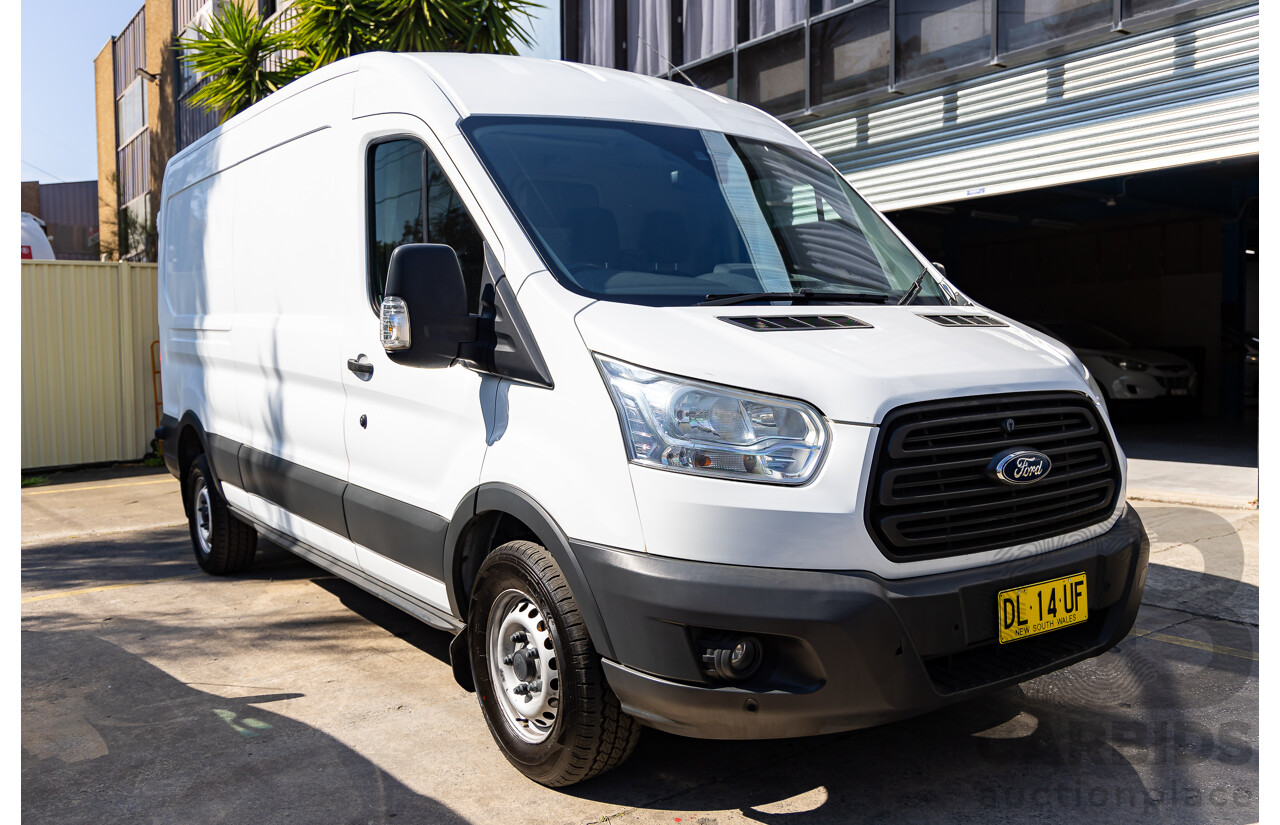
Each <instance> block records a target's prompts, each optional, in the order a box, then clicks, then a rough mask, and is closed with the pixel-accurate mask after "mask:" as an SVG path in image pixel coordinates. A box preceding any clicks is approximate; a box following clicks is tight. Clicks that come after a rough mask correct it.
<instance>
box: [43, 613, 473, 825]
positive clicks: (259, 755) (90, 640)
mask: <svg viewBox="0 0 1280 825" xmlns="http://www.w3.org/2000/svg"><path fill="white" fill-rule="evenodd" d="M292 697H293V695H292V694H279V695H269V696H257V697H243V698H236V699H225V698H222V697H220V696H215V695H213V694H209V693H204V692H202V691H199V690H196V689H194V688H191V687H189V686H187V685H185V684H183V683H182V682H179V681H177V680H175V679H173V678H172V677H170V676H168V675H167V674H166V673H164V672H163V671H161V670H158V669H157V668H155V667H153V666H151V665H150V664H148V663H147V662H145V661H144V660H142V659H140V658H139V657H137V656H134V655H133V654H130V653H128V652H126V651H124V650H122V649H121V648H119V647H117V646H115V645H113V644H110V643H109V642H105V641H102V640H101V639H97V638H95V637H93V636H92V635H91V634H87V633H75V632H61V633H45V632H24V633H23V634H22V717H23V727H22V788H23V794H22V802H23V804H22V817H23V821H24V822H27V823H38V822H48V823H57V824H58V825H69V824H70V823H100V822H156V823H173V822H228V823H232V822H235V823H240V822H299V823H320V822H324V823H346V822H351V823H356V822H359V823H364V822H368V821H372V820H375V819H376V820H377V821H385V820H386V819H387V818H389V817H399V818H400V820H399V821H401V822H406V823H413V822H430V823H446V825H447V823H451V822H457V823H461V822H464V821H465V820H463V819H462V818H461V817H458V816H457V815H456V814H454V813H453V812H452V811H451V810H450V809H449V808H447V807H445V806H444V805H442V804H440V803H439V802H436V801H435V800H433V799H430V798H428V797H425V796H422V795H419V794H417V793H414V792H412V791H410V790H409V789H407V788H406V787H404V786H403V785H401V784H400V783H399V782H397V781H396V780H395V779H393V778H392V777H390V776H389V775H387V774H386V773H384V772H383V771H381V770H380V769H379V768H378V767H377V766H376V765H374V764H372V763H371V762H369V761H368V760H366V759H365V758H364V757H362V756H361V755H360V754H359V753H356V752H355V751H353V750H351V749H350V748H348V747H346V746H345V745H343V744H342V743H340V742H338V741H337V740H336V739H333V738H332V737H330V736H328V735H327V734H324V733H322V732H320V731H318V730H315V729H314V728H311V727H308V726H307V725H304V724H301V723H299V722H296V721H294V720H292V719H288V718H285V717H283V716H279V715H277V714H275V713H272V712H271V710H270V704H271V703H272V702H274V701H279V700H281V699H288V698H292ZM210 788H217V789H219V792H218V793H215V794H210V793H209V789H210Z"/></svg>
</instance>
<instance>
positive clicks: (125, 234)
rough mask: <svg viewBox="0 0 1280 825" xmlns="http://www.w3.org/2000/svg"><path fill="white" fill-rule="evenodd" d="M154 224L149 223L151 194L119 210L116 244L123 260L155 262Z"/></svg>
mask: <svg viewBox="0 0 1280 825" xmlns="http://www.w3.org/2000/svg"><path fill="white" fill-rule="evenodd" d="M154 241H155V224H154V223H152V222H151V193H149V192H148V193H146V194H143V195H139V196H138V197H136V198H134V199H133V200H131V201H129V202H128V203H126V204H125V205H124V206H123V207H121V208H120V223H119V226H118V232H117V237H116V243H117V244H119V247H120V257H121V258H122V259H124V260H155V254H154V253H155V249H154V246H155V243H154Z"/></svg>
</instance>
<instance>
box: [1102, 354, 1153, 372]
mask: <svg viewBox="0 0 1280 825" xmlns="http://www.w3.org/2000/svg"><path fill="white" fill-rule="evenodd" d="M1102 357H1103V358H1105V359H1107V360H1108V361H1110V362H1111V363H1113V364H1115V365H1116V366H1117V367H1119V368H1120V369H1122V370H1133V371H1134V372H1146V371H1147V369H1149V368H1150V366H1151V365H1150V364H1147V363H1146V362H1144V361H1135V360H1134V359H1132V358H1120V357H1118V356H1115V355H1104V356H1102Z"/></svg>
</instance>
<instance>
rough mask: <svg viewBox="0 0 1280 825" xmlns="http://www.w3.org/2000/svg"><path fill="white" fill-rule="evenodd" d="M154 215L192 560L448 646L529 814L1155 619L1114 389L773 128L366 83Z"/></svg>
mask: <svg viewBox="0 0 1280 825" xmlns="http://www.w3.org/2000/svg"><path fill="white" fill-rule="evenodd" d="M163 195H164V197H163V207H162V213H161V222H160V249H161V256H160V257H161V260H160V279H159V292H160V295H159V305H160V325H161V337H162V348H163V363H164V373H163V396H164V400H163V404H164V419H163V424H162V426H161V428H160V430H159V436H160V437H161V438H162V439H163V442H164V453H165V461H166V463H167V465H168V467H169V469H170V471H171V472H172V473H174V475H176V476H177V477H178V478H179V479H180V480H181V482H182V494H183V501H184V504H185V507H186V512H187V516H188V518H189V520H190V526H191V537H192V541H193V545H194V550H195V557H196V559H197V561H198V562H199V563H200V565H201V567H203V568H204V569H205V570H206V571H208V572H209V573H212V574H215V575H221V574H230V573H236V572H238V571H242V570H244V569H245V568H246V567H247V566H248V565H249V564H250V563H251V561H252V559H253V556H254V552H255V548H256V546H257V543H258V542H259V541H261V540H266V541H270V542H273V543H275V544H278V545H282V546H284V547H286V548H288V549H290V550H292V551H293V552H295V553H296V554H298V555H299V556H301V557H303V558H305V559H307V560H309V561H311V562H314V563H315V564H316V565H319V566H320V567H322V568H324V569H326V570H329V571H332V572H333V573H335V574H337V575H338V576H341V577H343V578H345V579H348V580H350V581H351V582H354V583H355V584H357V585H359V586H360V587H362V588H365V589H366V590H368V591H369V592H371V593H374V594H376V595H378V596H380V597H381V598H383V599H385V600H387V601H388V602H390V603H391V604H393V605H396V606H397V607H399V608H401V609H403V610H405V611H407V612H409V613H411V614H412V615H414V616H416V617H418V618H419V619H421V620H422V621H424V622H426V623H427V624H429V625H431V626H433V627H436V628H439V629H440V630H441V631H444V632H447V633H450V634H452V642H451V644H450V648H449V650H450V654H451V659H452V665H453V669H454V673H455V675H456V677H457V680H458V682H459V683H460V684H461V685H463V686H464V687H465V688H467V689H469V690H474V691H475V693H476V695H477V697H478V700H479V704H480V709H481V711H482V713H483V714H484V718H485V720H486V721H487V723H488V726H489V728H490V730H491V731H492V734H493V737H494V739H495V741H496V742H497V743H498V745H499V746H500V747H501V750H502V752H503V753H504V754H505V755H506V757H507V758H508V759H509V760H510V761H511V763H512V764H513V765H515V767H516V768H518V769H519V770H520V771H522V772H523V773H524V774H525V775H527V776H528V777H530V778H531V779H533V780H535V781H537V782H541V783H544V784H547V785H567V784H571V783H574V782H578V781H581V780H584V779H587V778H590V777H592V776H595V775H597V774H599V773H601V772H602V771H605V770H608V769H610V768H612V767H614V766H616V765H618V764H619V763H620V762H622V761H623V760H624V759H626V757H627V756H628V754H629V753H630V752H631V751H632V749H633V748H634V747H635V744H636V741H637V738H638V736H639V735H640V732H641V730H642V728H644V727H653V728H657V729H660V730H663V731H669V732H672V733H675V734H681V735H686V736H691V737H703V738H721V739H757V738H771V737H790V736H806V735H812V734H821V733H827V732H832V731H842V730H851V729H855V728H861V727H866V726H870V725H875V724H879V723H883V722H887V721H890V720H894V719H899V718H903V717H906V716H910V715H913V714H919V713H922V712H925V711H928V710H931V709H935V708H938V707H941V706H943V705H946V704H948V703H951V702H956V701H959V700H963V699H967V698H970V697H973V696H977V695H980V694H983V693H985V692H989V691H993V690H996V689H999V688H1002V687H1005V686H1008V685H1011V684H1014V683H1017V682H1019V681H1022V680H1026V679H1029V678H1031V677H1034V676H1037V675H1040V674H1043V673H1047V672H1049V671H1052V670H1055V669H1057V668H1062V667H1065V666H1067V665H1070V664H1072V663H1074V662H1078V661H1080V660H1082V659H1085V658H1087V657H1090V656H1096V655H1098V654H1099V653H1101V652H1103V651H1105V650H1107V649H1109V648H1111V647H1112V646H1114V645H1115V644H1116V643H1117V642H1118V641H1119V640H1120V639H1122V638H1123V637H1124V636H1125V634H1126V633H1127V632H1128V631H1129V629H1130V627H1131V626H1132V624H1133V621H1134V616H1135V614H1136V612H1137V609H1138V605H1139V602H1140V600H1141V596H1142V588H1143V582H1144V579H1145V574H1146V565H1147V555H1148V545H1147V541H1146V536H1145V533H1144V531H1143V528H1142V525H1141V523H1140V522H1139V520H1138V517H1137V515H1136V514H1135V513H1134V512H1133V511H1132V510H1131V509H1129V508H1128V507H1127V506H1126V504H1125V461H1124V457H1123V455H1122V454H1121V451H1120V448H1119V447H1118V445H1117V444H1116V439H1115V435H1114V434H1113V432H1112V430H1111V427H1110V424H1109V423H1108V419H1107V414H1106V410H1105V407H1104V401H1103V398H1102V395H1101V393H1100V392H1099V390H1098V387H1097V385H1096V384H1095V383H1094V382H1093V381H1092V380H1091V378H1090V376H1089V374H1088V372H1087V371H1086V370H1085V369H1084V368H1083V367H1082V366H1081V364H1080V362H1079V361H1078V360H1077V359H1076V358H1075V357H1074V356H1073V355H1072V354H1071V353H1070V351H1069V350H1067V349H1066V348H1065V347H1064V346H1063V345H1062V344H1060V343H1057V342H1055V341H1053V340H1051V339H1048V338H1046V337H1044V336H1042V335H1040V334H1038V333H1036V332H1034V331H1032V330H1030V329H1028V328H1026V327H1024V326H1022V325H1019V324H1018V323H1016V322H1014V321H1013V320H1011V319H1009V318H1006V317H1003V316H1001V315H1000V314H998V313H996V312H993V311H991V310H989V309H986V308H984V307H982V306H979V305H977V304H975V303H973V302H972V301H971V300H969V299H968V298H966V297H965V295H964V294H963V293H962V292H961V291H960V290H959V289H957V288H956V287H955V286H954V285H952V284H951V283H950V282H949V281H948V280H947V278H946V277H945V275H944V274H943V273H942V272H941V271H939V270H938V269H937V268H936V267H934V266H932V265H930V264H929V263H928V262H927V261H925V260H924V259H923V258H922V257H921V255H920V254H919V253H918V252H917V251H916V250H915V249H914V248H913V247H912V245H911V244H910V243H909V242H908V241H907V240H906V239H905V238H903V236H902V235H901V234H900V233H899V232H898V231H897V230H895V229H894V227H893V226H891V225H890V224H889V223H888V222H887V221H886V220H885V218H884V217H883V216H882V215H881V214H880V213H879V212H877V210H876V209H875V208H874V207H872V206H871V205H870V204H868V203H867V202H866V201H865V200H863V199H862V198H861V197H859V196H858V194H857V193H856V192H855V191H854V190H853V189H852V188H851V187H850V186H849V184H848V183H847V182H846V181H845V179H844V178H843V177H842V176H841V175H840V174H839V173H837V172H836V170H835V169H834V168H833V167H832V166H831V165H830V164H829V163H828V162H827V161H826V160H824V159H823V158H822V157H821V156H820V155H818V154H817V153H816V152H815V151H814V150H813V149H812V148H811V147H810V146H809V145H808V144H806V143H805V141H804V140H802V139H801V138H800V137H798V136H797V135H796V134H795V133H794V132H792V131H791V130H790V129H788V128H787V127H786V126H784V125H783V124H781V123H780V122H779V121H777V120H776V119H774V118H773V117H770V116H769V115H766V114H764V113H762V112H760V111H758V110H756V109H754V108H752V107H749V106H746V105H742V104H739V103H736V102H733V101H730V100H726V99H724V98H722V97H718V96H716V95H713V94H710V93H707V92H705V91H700V90H698V89H695V88H690V87H687V86H683V85H678V84H673V83H670V82H667V81H663V80H658V79H654V78H649V77H643V76H640V75H636V74H630V73H626V72H619V71H610V70H605V69H598V68H594V67H588V66H581V65H575V64H571V63H562V62H554V61H540V60H531V59H521V58H509V57H492V56H479V55H456V54H431V55H406V54H396V55H391V54H369V55H362V56H359V57H355V58H351V59H348V60H344V61H341V62H338V63H335V64H333V65H330V66H328V67H326V68H324V69H321V70H318V71H316V72H314V73H312V74H310V75H308V76H307V77H305V78H303V79H301V80H298V81H296V82H294V83H293V84H291V85H290V86H288V87H287V88H285V89H284V90H282V91H280V92H277V93H276V94H273V95H272V96H271V97H269V98H267V99H266V100H264V101H262V102H261V103H259V104H257V105H255V106H253V107H252V108H250V109H248V110H247V111H245V112H243V113H241V114H239V115H237V116H236V117H234V118H232V119H230V120H229V121H228V122H227V123H226V124H224V125H223V126H221V127H219V128H218V129H215V130H214V131H213V132H212V133H210V134H209V135H207V136H206V137H204V138H203V139H201V140H200V141H198V142H196V143H195V144H193V145H192V146H190V147H188V148H187V149H185V150H184V151H182V152H180V153H179V154H178V155H177V156H176V157H174V158H173V160H172V161H171V162H170V163H169V165H168V168H167V169H166V171H165V176H164V190H163ZM1028 266H1029V267H1033V266H1034V262H1028Z"/></svg>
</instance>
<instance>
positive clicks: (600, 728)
mask: <svg viewBox="0 0 1280 825" xmlns="http://www.w3.org/2000/svg"><path fill="white" fill-rule="evenodd" d="M513 592H516V593H518V594H520V595H522V596H525V597H526V598H527V599H528V601H530V602H532V606H530V605H527V604H525V605H523V611H522V610H521V608H522V605H521V603H520V599H519V596H513V595H512V593H513ZM504 604H506V605H511V607H510V609H509V610H508V609H505V608H504V607H503V605H504ZM495 608H497V610H496V611H495ZM525 614H528V615H531V616H533V617H535V618H534V619H533V620H528V621H536V620H537V619H545V627H544V626H543V625H541V624H538V625H537V626H538V628H540V633H541V636H540V639H539V641H538V644H537V646H536V647H537V649H538V650H539V651H540V652H541V653H542V654H543V655H542V658H541V659H540V660H537V664H536V667H537V668H538V672H537V677H538V679H537V681H538V682H539V683H540V684H542V685H543V687H542V688H541V691H548V692H549V691H550V690H551V689H552V688H551V686H552V685H555V683H556V682H557V681H558V685H557V686H556V687H555V690H556V691H558V693H557V694H556V695H555V696H554V697H549V696H548V695H547V694H545V693H543V694H541V695H542V699H543V700H544V701H547V702H550V701H551V698H557V699H558V700H559V701H558V704H556V705H555V706H553V707H550V708H547V710H548V714H547V715H553V716H554V719H553V720H550V721H546V722H543V720H540V719H534V720H525V722H526V724H523V725H518V724H517V722H515V721H513V720H512V711H513V710H515V706H514V705H513V704H512V702H514V701H516V700H515V699H513V697H512V695H511V691H510V689H509V688H510V686H511V684H512V679H513V678H519V679H531V678H533V677H532V676H529V675H527V674H528V671H527V670H525V671H522V672H523V673H525V674H526V675H524V676H519V677H513V676H512V675H511V674H512V673H513V671H512V670H511V669H510V667H509V666H507V667H506V668H505V669H504V668H498V667H497V666H496V665H494V666H493V667H491V662H493V661H494V657H491V655H490V653H491V651H492V650H493V649H494V647H493V645H494V644H508V642H507V641H503V640H504V639H505V638H506V637H505V634H503V633H502V632H501V629H502V628H503V627H504V626H505V627H508V628H509V627H511V625H510V624H509V622H510V621H512V619H511V618H509V617H516V618H517V619H519V620H521V621H526V619H524V618H523V616H524V615H525ZM504 616H505V617H508V618H506V619H504ZM491 620H492V627H491ZM468 627H469V632H468V634H467V635H468V647H469V652H470V657H471V673H472V678H473V679H474V680H475V686H476V695H477V697H478V698H479V700H480V707H481V709H482V710H483V712H484V718H485V722H486V723H487V724H488V725H489V732H490V733H492V734H493V738H494V741H496V742H497V743H498V747H499V748H500V749H501V750H502V753H503V755H504V756H506V757H507V760H508V761H509V762H511V764H512V765H514V766H515V767H516V769H517V770H519V771H520V772H521V773H523V774H524V775H525V776H527V777H529V778H530V779H532V780H533V781H535V782H538V783H540V784H542V785H547V786H548V787H553V788H554V787H564V786H566V785H573V784H575V783H578V782H582V781H583V780H586V779H590V778H592V777H594V776H599V775H600V774H602V773H604V772H605V771H608V770H610V769H612V768H615V767H617V766H618V765H620V764H622V763H623V762H624V761H626V759H627V757H629V756H630V755H631V752H632V751H634V750H635V747H636V743H637V742H638V741H639V739H640V723H639V722H638V721H636V720H635V719H634V718H632V717H630V716H628V715H627V714H625V713H623V712H622V708H621V705H620V704H619V702H618V697H617V696H615V695H614V693H613V691H612V690H610V689H609V685H608V684H607V683H606V682H605V679H604V671H603V669H602V668H601V666H600V656H599V654H598V653H596V649H595V646H594V645H593V644H592V643H591V639H590V637H589V636H588V635H587V628H586V625H585V624H584V623H583V621H582V615H581V614H580V613H579V611H578V605H577V602H575V601H574V598H573V594H572V593H571V592H570V591H569V585H568V584H567V583H566V582H565V579H564V574H563V573H561V571H560V568H559V566H558V565H557V564H556V562H555V560H554V559H553V558H552V557H551V554H550V553H548V552H547V551H546V549H545V548H543V547H542V546H541V545H538V544H534V543H533V542H528V541H513V542H508V543H507V544H504V545H502V546H501V547H499V548H497V549H496V550H494V551H493V552H492V553H491V554H490V555H489V556H488V558H486V559H485V561H484V563H483V564H482V565H481V566H480V571H479V573H478V574H477V576H476V584H475V588H474V589H473V591H472V594H471V602H470V607H469V611H468ZM531 632H532V631H531ZM491 634H492V638H491ZM516 635H520V634H519V633H517V634H516ZM526 635H527V634H526ZM495 640H497V641H495ZM522 644H527V642H522ZM548 644H549V645H550V647H547V645H548ZM508 647H510V645H509V644H508ZM543 648H546V649H545V650H543ZM522 649H524V650H527V649H528V648H527V647H526V648H522ZM507 658H510V657H507ZM535 658H536V657H535ZM525 661H527V659H526V660H525ZM520 667H522V668H524V667H525V665H524V664H523V663H521V664H520ZM495 670H496V671H498V672H497V679H498V680H500V683H499V684H498V685H497V686H496V687H495V674H494V671H495ZM504 674H505V675H504ZM561 675H563V677H564V678H562V679H561V678H560V676H561ZM502 680H505V681H502ZM504 684H505V685H506V687H504ZM517 685H518V683H517ZM530 685H532V682H526V684H525V687H529V686H530ZM516 689H517V690H518V689H519V688H518V687H517V688H516ZM541 691H540V693H541ZM524 701H526V702H528V701H530V700H529V699H525V700H524ZM535 704H536V703H535ZM519 712H523V713H527V711H523V710H521V711H519ZM539 715H542V714H539ZM536 722H541V723H542V724H543V725H544V727H543V728H542V729H541V730H540V731H539V729H537V728H535V727H534V723H536ZM518 727H519V728H520V729H519V730H518V729H517V728H518ZM539 737H542V738H541V741H531V740H537V739H538V738H539Z"/></svg>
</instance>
